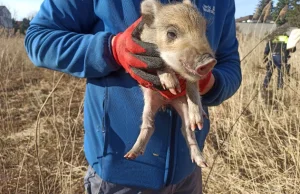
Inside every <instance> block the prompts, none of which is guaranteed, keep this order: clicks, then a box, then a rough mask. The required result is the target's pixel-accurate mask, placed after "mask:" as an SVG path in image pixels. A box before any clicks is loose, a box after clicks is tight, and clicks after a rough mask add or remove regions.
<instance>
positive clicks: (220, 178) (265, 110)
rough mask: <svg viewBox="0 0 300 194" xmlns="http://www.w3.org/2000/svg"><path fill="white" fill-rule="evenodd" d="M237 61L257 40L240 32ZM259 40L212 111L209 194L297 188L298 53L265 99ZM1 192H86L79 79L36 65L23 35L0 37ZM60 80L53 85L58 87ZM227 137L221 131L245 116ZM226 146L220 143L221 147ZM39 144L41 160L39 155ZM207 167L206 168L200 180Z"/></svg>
mask: <svg viewBox="0 0 300 194" xmlns="http://www.w3.org/2000/svg"><path fill="white" fill-rule="evenodd" d="M239 39H240V51H241V58H243V56H245V55H246V53H247V52H248V51H249V50H250V49H251V48H253V47H254V46H255V44H256V43H257V41H258V40H255V39H253V38H252V39H251V38H249V37H242V36H240V37H239ZM263 47H264V43H263V44H261V45H260V47H258V48H257V49H256V50H255V52H253V53H252V54H251V55H250V56H249V57H248V58H246V59H245V60H244V61H243V63H242V69H243V83H242V86H241V87H240V89H239V90H238V92H237V93H236V94H235V95H234V96H233V97H232V98H231V99H230V100H228V101H226V102H224V103H223V104H222V105H220V106H218V107H212V108H210V115H211V132H210V135H209V137H208V139H207V143H206V148H205V155H206V157H207V158H208V162H209V164H212V163H213V159H214V158H215V156H216V153H217V152H218V151H219V157H217V159H216V164H215V166H214V168H213V170H212V173H211V175H210V177H209V182H208V184H207V187H206V192H205V193H209V194H215V193H242V194H246V193H251V194H253V193H263V194H264V193H289V194H290V193H297V192H298V190H299V189H298V186H299V184H300V177H299V173H300V163H299V159H300V157H299V154H300V152H299V150H300V127H299V123H300V117H299V114H300V111H299V108H298V107H299V105H300V97H299V95H298V93H296V92H294V91H293V90H291V89H290V88H289V87H288V86H287V85H289V86H290V87H291V88H293V89H295V90H296V91H297V87H298V83H299V81H298V80H299V75H300V72H299V71H300V63H299V61H300V60H299V58H300V53H299V51H298V53H297V54H296V55H298V59H296V58H295V57H294V56H295V55H294V56H293V57H294V59H293V60H294V62H293V64H292V70H291V73H292V76H291V78H290V82H287V80H285V81H286V85H285V88H284V90H283V91H282V92H278V91H277V90H276V89H275V88H276V82H275V81H276V72H275V73H274V75H273V76H274V77H273V79H272V80H273V82H272V84H271V86H270V99H269V100H264V99H263V98H262V97H261V95H257V96H255V94H256V93H257V92H258V93H259V94H260V92H259V91H260V86H261V84H262V79H263V76H264V73H265V67H264V65H263V63H262V60H261V59H262V51H263ZM0 48H1V49H0V69H1V74H0V126H1V127H0V134H1V136H0V167H1V171H0V172H1V173H0V182H1V185H0V193H3V194H9V193H51V194H52V193H63V194H73V193H74V194H75V193H83V176H84V173H85V170H86V165H87V164H86V162H85V159H84V154H83V151H82V145H83V130H82V128H83V126H82V102H83V93H84V84H85V83H84V80H80V79H76V78H73V77H70V76H67V75H64V76H63V77H61V76H62V74H61V73H58V72H53V71H50V70H46V69H38V68H35V67H34V66H33V65H32V64H31V63H30V61H29V60H28V58H27V56H26V53H25V51H24V48H23V39H22V38H10V39H6V38H0ZM56 85H57V87H56ZM253 97H255V98H254V100H253V101H252V103H251V104H250V106H249V107H248V108H247V109H246V111H244V114H243V115H242V116H241V118H240V119H239V120H238V122H237V124H236V125H235V126H234V128H233V130H232V133H231V134H230V136H229V138H228V139H227V141H224V140H225V137H226V134H227V133H228V132H229V131H230V129H231V126H232V125H233V124H234V122H235V121H236V119H237V118H238V117H239V115H240V114H241V113H242V111H243V110H244V108H245V107H246V105H247V103H248V102H249V101H250V100H251V99H252V98H253ZM223 143H224V145H223V146H221V145H222V144H223ZM36 145H38V156H39V157H38V158H39V160H38V159H37V152H36ZM209 170H210V169H205V170H203V172H204V173H203V174H204V177H203V179H204V182H205V179H206V177H207V175H208V172H209Z"/></svg>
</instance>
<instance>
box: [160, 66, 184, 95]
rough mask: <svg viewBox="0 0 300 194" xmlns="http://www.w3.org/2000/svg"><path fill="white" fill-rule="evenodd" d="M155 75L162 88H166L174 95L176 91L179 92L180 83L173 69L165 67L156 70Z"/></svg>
mask: <svg viewBox="0 0 300 194" xmlns="http://www.w3.org/2000/svg"><path fill="white" fill-rule="evenodd" d="M157 75H158V77H159V79H160V83H161V85H162V86H163V87H164V89H168V90H169V91H170V92H171V93H172V94H174V95H176V94H177V92H181V88H180V84H179V81H178V79H177V77H176V75H175V73H174V71H172V70H171V69H169V68H165V69H164V70H163V71H157Z"/></svg>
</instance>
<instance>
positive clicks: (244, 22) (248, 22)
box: [235, 15, 277, 38]
mask: <svg viewBox="0 0 300 194" xmlns="http://www.w3.org/2000/svg"><path fill="white" fill-rule="evenodd" d="M235 22H236V26H237V29H238V31H239V32H240V33H242V34H244V35H255V36H256V37H258V38H263V37H265V36H266V35H267V34H270V33H271V32H273V31H274V30H276V29H277V25H276V24H275V22H274V21H273V20H272V17H271V16H269V17H268V18H266V21H265V22H264V23H262V22H259V21H258V20H256V19H253V15H247V16H244V17H240V18H237V19H236V20H235Z"/></svg>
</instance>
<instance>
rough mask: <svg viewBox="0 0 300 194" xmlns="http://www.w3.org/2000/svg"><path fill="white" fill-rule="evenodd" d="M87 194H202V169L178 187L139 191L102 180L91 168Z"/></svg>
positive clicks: (88, 173) (85, 184) (177, 185)
mask: <svg viewBox="0 0 300 194" xmlns="http://www.w3.org/2000/svg"><path fill="white" fill-rule="evenodd" d="M84 186H85V189H86V192H87V194H202V173H201V168H198V167H197V168H196V169H195V171H194V172H193V173H192V174H191V175H189V176H188V177H186V178H185V179H184V180H182V181H181V182H180V183H178V184H176V185H169V186H166V187H164V188H162V189H161V190H158V191H157V190H151V189H142V190H141V189H137V188H133V187H127V186H124V185H118V184H114V183H110V182H106V181H104V180H102V179H101V178H100V177H99V176H98V175H97V174H96V172H95V171H94V169H93V168H92V167H91V166H89V168H88V171H87V173H86V176H85V178H84Z"/></svg>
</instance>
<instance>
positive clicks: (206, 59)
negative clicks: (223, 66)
mask: <svg viewBox="0 0 300 194" xmlns="http://www.w3.org/2000/svg"><path fill="white" fill-rule="evenodd" d="M216 63H217V60H216V59H215V58H214V57H213V56H212V55H211V54H208V53H207V54H204V55H202V56H201V57H199V58H198V59H197V66H196V71H197V73H198V74H199V75H206V74H207V73H208V72H209V71H211V70H212V69H213V68H214V66H215V65H216Z"/></svg>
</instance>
